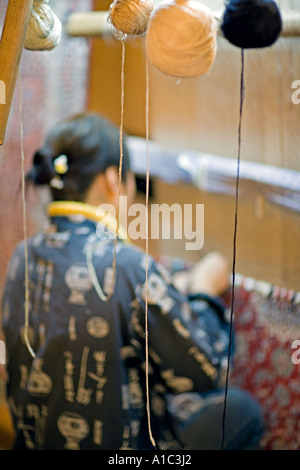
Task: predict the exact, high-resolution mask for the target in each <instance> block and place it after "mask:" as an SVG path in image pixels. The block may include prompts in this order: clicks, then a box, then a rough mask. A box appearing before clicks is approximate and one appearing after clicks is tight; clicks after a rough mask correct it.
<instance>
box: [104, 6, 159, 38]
mask: <svg viewBox="0 0 300 470" xmlns="http://www.w3.org/2000/svg"><path fill="white" fill-rule="evenodd" d="M152 10H153V2H152V0H115V1H114V2H113V3H112V4H111V5H110V8H109V14H108V21H109V22H110V23H111V25H112V26H113V27H114V29H115V31H116V33H122V34H123V35H124V34H125V35H139V34H143V33H145V31H146V30H147V27H148V23H149V18H150V15H151V12H152ZM116 35H118V34H116Z"/></svg>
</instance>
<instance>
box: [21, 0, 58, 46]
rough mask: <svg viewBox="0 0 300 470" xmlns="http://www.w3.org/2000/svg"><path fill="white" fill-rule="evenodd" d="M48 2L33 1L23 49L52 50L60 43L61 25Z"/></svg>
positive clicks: (46, 0) (45, 0)
mask: <svg viewBox="0 0 300 470" xmlns="http://www.w3.org/2000/svg"><path fill="white" fill-rule="evenodd" d="M48 3H49V2H48V0H34V1H33V9H32V12H31V15H30V19H29V24H28V29H27V33H26V37H25V43H24V47H25V49H29V50H31V51H45V50H51V49H54V47H56V46H57V45H58V43H59V42H60V38H61V30H62V25H61V22H60V20H59V19H58V18H57V16H56V15H55V14H54V13H53V11H52V10H51V8H50V6H49V5H48Z"/></svg>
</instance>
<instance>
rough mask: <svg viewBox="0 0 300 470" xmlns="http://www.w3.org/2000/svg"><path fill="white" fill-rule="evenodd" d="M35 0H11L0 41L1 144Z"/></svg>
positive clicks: (0, 143) (1, 143)
mask: <svg viewBox="0 0 300 470" xmlns="http://www.w3.org/2000/svg"><path fill="white" fill-rule="evenodd" d="M32 5H33V0H9V3H8V6H7V10H6V15H5V21H4V27H3V32H2V36H1V42H0V80H1V84H2V85H3V89H4V91H5V100H1V103H2V104H0V145H3V143H4V138H5V133H6V127H7V122H8V118H9V114H10V108H11V104H12V99H13V95H14V90H15V85H16V80H17V75H18V70H19V64H20V59H21V56H22V51H23V47H24V41H25V36H26V32H27V27H28V23H29V18H30V13H31V10H32Z"/></svg>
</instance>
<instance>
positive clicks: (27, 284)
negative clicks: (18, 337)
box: [18, 70, 35, 357]
mask: <svg viewBox="0 0 300 470" xmlns="http://www.w3.org/2000/svg"><path fill="white" fill-rule="evenodd" d="M18 82H19V116H20V146H21V183H22V211H23V237H24V260H25V267H24V268H25V301H24V309H25V325H24V341H25V344H26V346H27V349H28V351H29V352H30V354H31V356H32V357H35V353H34V351H33V349H32V347H31V345H30V341H29V335H28V332H29V279H28V247H27V216H26V193H25V179H26V176H25V155H24V130H23V109H22V85H21V74H20V70H19V80H18Z"/></svg>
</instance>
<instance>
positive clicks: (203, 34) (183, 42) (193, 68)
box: [147, 0, 217, 78]
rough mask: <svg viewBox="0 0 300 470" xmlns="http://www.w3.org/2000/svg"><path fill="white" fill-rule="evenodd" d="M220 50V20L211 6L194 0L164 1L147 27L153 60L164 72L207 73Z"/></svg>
mask: <svg viewBox="0 0 300 470" xmlns="http://www.w3.org/2000/svg"><path fill="white" fill-rule="evenodd" d="M216 50H217V22H216V20H215V18H214V16H213V13H212V12H211V10H210V9H209V8H208V7H207V6H205V5H203V4H201V3H198V2H196V1H193V0H190V1H189V0H175V1H173V2H171V3H163V4H160V5H159V6H158V7H157V8H156V9H155V10H154V11H153V14H152V15H151V18H150V21H149V25H148V30H147V53H148V57H149V60H150V62H151V63H152V64H153V65H154V66H155V67H156V68H157V69H158V70H160V71H161V72H163V73H165V74H167V75H171V76H174V77H177V78H192V77H198V76H200V75H203V74H205V73H206V72H208V71H209V69H210V68H211V67H212V65H213V62H214V60H215V55H216Z"/></svg>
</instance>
